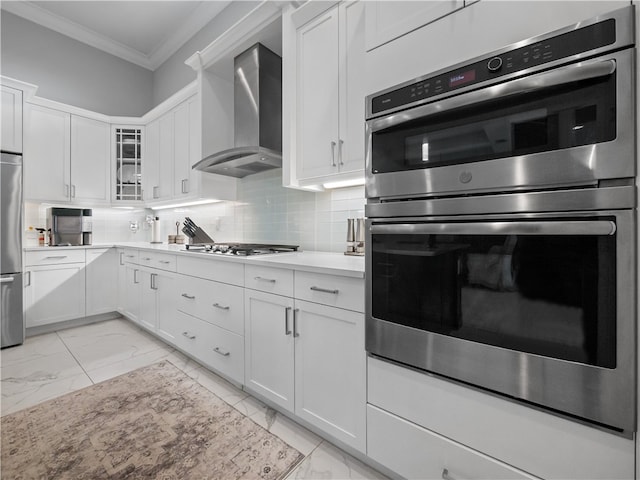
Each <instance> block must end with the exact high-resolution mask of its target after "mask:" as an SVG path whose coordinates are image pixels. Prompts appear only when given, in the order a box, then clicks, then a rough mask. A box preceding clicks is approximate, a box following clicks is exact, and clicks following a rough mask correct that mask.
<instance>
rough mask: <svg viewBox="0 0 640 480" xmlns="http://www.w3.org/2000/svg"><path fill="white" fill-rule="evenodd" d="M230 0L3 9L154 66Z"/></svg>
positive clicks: (19, 4) (25, 4)
mask: <svg viewBox="0 0 640 480" xmlns="http://www.w3.org/2000/svg"><path fill="white" fill-rule="evenodd" d="M230 3H231V2H230V1H227V0H207V1H192V0H164V1H155V0H150V1H146V0H145V1H122V0H111V1H102V0H95V1H94V0H80V1H78V0H74V1H15V0H11V1H8V0H2V1H1V2H0V5H1V7H2V10H6V11H8V12H11V13H13V14H15V15H18V16H20V17H23V18H26V19H27V20H30V21H32V22H35V23H37V24H40V25H42V26H44V27H47V28H50V29H52V30H55V31H56V32H59V33H62V34H64V35H66V36H69V37H71V38H74V39H75V40H78V41H80V42H83V43H86V44H88V45H91V46H92V47H95V48H99V49H100V50H103V51H105V52H107V53H110V54H112V55H115V56H117V57H120V58H123V59H124V60H127V61H129V62H132V63H135V64H137V65H140V66H141V67H144V68H147V69H149V70H155V69H156V68H158V67H159V66H160V65H162V63H164V61H165V60H167V59H168V58H169V57H170V56H171V55H173V54H174V53H175V52H176V51H177V50H178V49H179V48H180V47H181V46H182V45H184V44H185V43H186V42H187V40H189V39H190V38H191V37H192V36H193V35H194V34H195V33H196V32H198V31H199V30H200V29H201V28H202V27H204V26H205V25H206V24H207V23H209V22H210V21H211V20H212V19H213V18H214V17H215V16H216V15H218V14H219V13H220V12H221V11H222V10H223V9H224V8H225V7H226V6H227V5H229V4H230Z"/></svg>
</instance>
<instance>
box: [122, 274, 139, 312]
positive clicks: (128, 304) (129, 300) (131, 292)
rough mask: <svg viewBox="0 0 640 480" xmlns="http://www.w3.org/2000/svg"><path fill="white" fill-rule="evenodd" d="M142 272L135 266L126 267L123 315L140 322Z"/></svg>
mask: <svg viewBox="0 0 640 480" xmlns="http://www.w3.org/2000/svg"><path fill="white" fill-rule="evenodd" d="M140 276H141V272H140V269H139V268H138V267H137V266H135V265H130V264H126V265H125V285H126V291H125V298H124V305H123V307H124V311H123V312H122V314H123V315H124V316H125V317H127V318H128V319H129V320H133V321H134V322H138V321H139V318H138V317H139V314H140V295H141V293H142V290H141V283H140Z"/></svg>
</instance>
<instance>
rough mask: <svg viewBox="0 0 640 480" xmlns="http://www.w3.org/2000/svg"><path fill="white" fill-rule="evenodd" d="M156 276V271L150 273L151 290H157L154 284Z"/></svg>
mask: <svg viewBox="0 0 640 480" xmlns="http://www.w3.org/2000/svg"><path fill="white" fill-rule="evenodd" d="M157 278H158V274H157V273H152V274H151V290H158V285H157V284H156V279H157Z"/></svg>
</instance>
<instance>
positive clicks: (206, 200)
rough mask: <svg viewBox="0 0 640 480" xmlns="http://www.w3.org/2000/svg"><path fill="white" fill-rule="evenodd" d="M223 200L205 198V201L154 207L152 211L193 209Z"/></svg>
mask: <svg viewBox="0 0 640 480" xmlns="http://www.w3.org/2000/svg"><path fill="white" fill-rule="evenodd" d="M221 201H222V200H217V199H215V198H205V199H203V200H194V201H192V202H182V203H172V204H171V205H156V206H152V207H151V209H152V210H163V209H165V208H180V207H193V206H195V205H206V204H208V203H218V202H221Z"/></svg>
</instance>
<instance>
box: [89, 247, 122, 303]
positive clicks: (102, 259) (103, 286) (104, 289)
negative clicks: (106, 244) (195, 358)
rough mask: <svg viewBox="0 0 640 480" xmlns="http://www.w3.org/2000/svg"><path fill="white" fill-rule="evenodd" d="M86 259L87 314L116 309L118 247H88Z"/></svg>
mask: <svg viewBox="0 0 640 480" xmlns="http://www.w3.org/2000/svg"><path fill="white" fill-rule="evenodd" d="M86 261H87V267H86V270H85V271H86V301H87V303H86V307H87V315H97V314H99V313H108V312H113V311H115V310H116V309H117V304H118V301H117V297H118V288H117V285H118V253H117V252H116V249H115V248H108V249H88V250H87V260H86Z"/></svg>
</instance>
